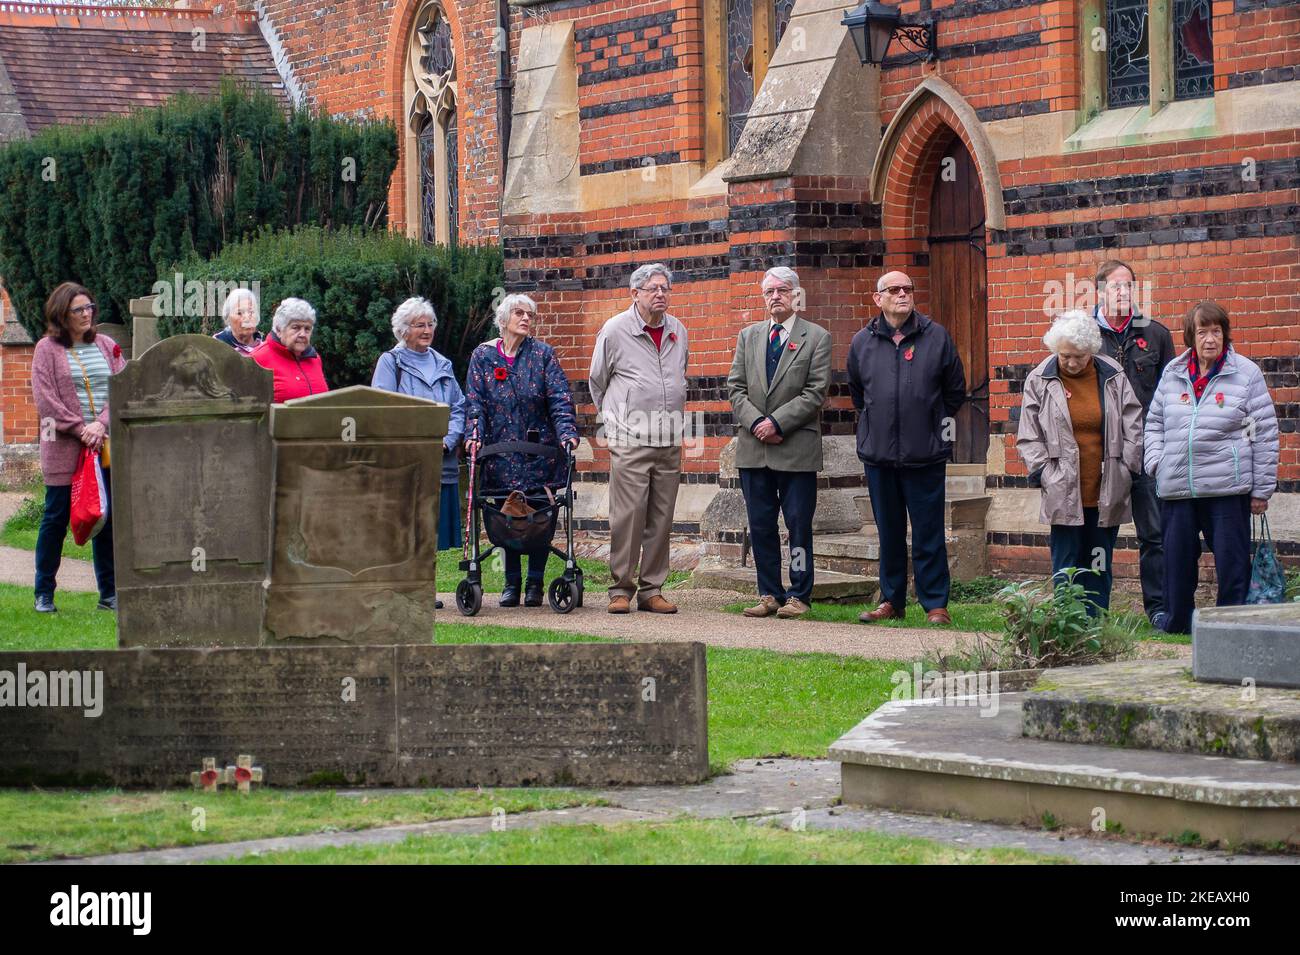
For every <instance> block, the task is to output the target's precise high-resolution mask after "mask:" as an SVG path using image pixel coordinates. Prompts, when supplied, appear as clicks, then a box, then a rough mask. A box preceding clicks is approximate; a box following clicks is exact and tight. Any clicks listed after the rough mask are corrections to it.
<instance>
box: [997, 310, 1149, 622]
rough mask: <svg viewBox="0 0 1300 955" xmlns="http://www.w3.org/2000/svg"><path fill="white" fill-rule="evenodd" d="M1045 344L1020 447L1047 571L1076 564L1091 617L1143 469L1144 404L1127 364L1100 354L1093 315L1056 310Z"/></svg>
mask: <svg viewBox="0 0 1300 955" xmlns="http://www.w3.org/2000/svg"><path fill="white" fill-rule="evenodd" d="M1043 344H1044V345H1046V346H1047V349H1048V351H1050V352H1051V353H1052V354H1051V355H1050V356H1048V357H1047V358H1046V359H1044V360H1043V361H1042V362H1041V363H1040V364H1039V365H1038V367H1037V368H1035V369H1034V370H1033V371H1031V372H1030V373H1029V377H1028V378H1026V379H1025V387H1024V399H1023V401H1022V402H1021V405H1020V428H1019V431H1018V433H1017V435H1016V450H1017V451H1019V452H1020V457H1021V458H1022V459H1023V460H1024V462H1025V467H1026V468H1027V469H1028V470H1029V483H1030V485H1031V486H1033V487H1039V488H1041V489H1042V510H1041V513H1040V516H1039V520H1040V521H1042V523H1044V524H1050V525H1051V528H1052V531H1051V551H1052V573H1053V575H1057V574H1060V573H1061V571H1063V570H1064V569H1065V568H1067V567H1076V568H1079V570H1080V573H1079V574H1078V575H1077V576H1076V577H1075V582H1076V583H1080V584H1082V585H1083V586H1084V588H1085V590H1086V591H1087V592H1088V597H1089V600H1090V601H1091V605H1090V606H1089V608H1088V611H1089V613H1091V614H1093V615H1094V616H1095V615H1096V613H1097V612H1098V611H1099V610H1106V609H1109V607H1110V584H1111V553H1112V551H1113V550H1114V547H1115V539H1116V537H1117V536H1118V535H1119V526H1120V525H1121V524H1123V523H1124V522H1125V521H1127V520H1128V519H1129V515H1130V512H1131V508H1132V501H1131V495H1130V489H1131V487H1132V484H1133V475H1135V474H1138V473H1141V470H1142V404H1141V402H1139V401H1138V399H1137V395H1136V394H1134V392H1133V388H1132V386H1131V385H1130V384H1129V382H1128V377H1127V376H1126V375H1125V374H1124V372H1123V369H1121V368H1120V366H1119V365H1118V364H1116V363H1115V362H1114V361H1112V360H1111V359H1110V358H1107V357H1106V356H1105V355H1099V354H1098V352H1099V351H1100V350H1101V332H1100V330H1099V329H1098V328H1097V323H1096V321H1095V320H1094V319H1093V318H1092V317H1091V316H1089V315H1087V314H1086V313H1084V312H1081V311H1071V312H1066V313H1065V314H1063V315H1060V316H1058V317H1057V319H1056V320H1055V321H1054V322H1052V327H1051V328H1050V329H1048V331H1047V334H1046V335H1044V336H1043ZM1059 579H1060V578H1058V581H1059Z"/></svg>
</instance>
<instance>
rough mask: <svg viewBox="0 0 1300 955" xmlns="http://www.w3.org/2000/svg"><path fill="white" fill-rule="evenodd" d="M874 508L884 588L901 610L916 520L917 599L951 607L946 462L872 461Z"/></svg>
mask: <svg viewBox="0 0 1300 955" xmlns="http://www.w3.org/2000/svg"><path fill="white" fill-rule="evenodd" d="M866 469H867V487H868V489H869V490H870V491H871V513H872V514H873V515H874V516H875V519H876V530H877V531H878V532H879V534H880V592H881V596H882V599H884V600H885V601H887V602H888V603H889V604H890V605H891V606H893V608H894V609H895V610H897V611H900V612H901V611H902V610H903V608H904V607H905V606H906V605H907V522H908V521H909V520H910V521H911V522H912V572H913V576H914V578H915V582H916V599H917V600H919V601H920V602H921V606H922V607H924V608H925V609H926V610H934V609H936V608H938V607H946V606H948V590H949V587H950V579H949V577H948V545H947V544H946V543H945V542H944V534H943V498H944V478H945V476H946V474H947V469H948V466H947V465H946V464H943V463H940V464H931V465H928V466H927V467H923V468H878V467H873V466H872V465H870V464H868V465H867V466H866Z"/></svg>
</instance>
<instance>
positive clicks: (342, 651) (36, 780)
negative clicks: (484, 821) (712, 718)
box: [0, 643, 708, 788]
mask: <svg viewBox="0 0 1300 955" xmlns="http://www.w3.org/2000/svg"><path fill="white" fill-rule="evenodd" d="M20 664H21V665H22V666H23V667H25V672H26V673H27V674H28V679H30V674H32V673H35V672H41V673H51V672H60V671H62V672H72V671H82V672H86V671H88V672H90V673H91V674H94V673H96V672H97V673H100V674H102V687H103V690H102V694H101V695H99V696H97V697H96V699H98V700H99V707H98V708H99V710H100V712H99V715H97V716H91V715H87V710H86V709H85V707H84V704H85V703H86V702H87V701H86V700H84V699H83V700H79V701H78V703H80V704H82V705H79V706H76V707H73V706H60V707H54V706H35V707H33V706H23V707H16V706H13V705H12V701H10V703H9V704H8V705H3V706H0V785H113V786H143V787H150V788H160V787H170V786H187V785H189V783H190V773H191V772H192V771H193V770H196V769H198V768H200V766H201V764H202V760H203V758H204V757H214V758H215V759H216V760H217V764H218V765H230V764H232V763H233V762H234V759H235V757H236V756H237V755H239V754H251V755H252V756H253V757H254V759H255V761H256V764H257V765H258V766H260V767H262V768H263V770H264V772H265V776H264V778H265V781H266V783H267V785H271V786H277V787H293V786H304V785H312V784H319V783H329V784H334V785H363V786H525V785H546V786H551V785H583V786H595V785H599V786H604V785H626V784H667V783H687V782H698V781H700V780H702V779H704V778H705V777H706V776H707V775H708V739H707V722H706V720H707V703H706V688H705V662H704V645H703V644H700V643H690V644H510V645H459V646H388V647H380V646H342V647H297V648H280V647H250V648H240V649H189V648H186V649H135V650H65V651H41V652H34V653H27V652H7V653H0V690H2V689H3V685H4V682H3V681H4V679H5V678H4V674H5V673H6V672H7V673H9V674H12V675H13V677H12V678H11V679H14V678H16V677H17V676H18V675H19V669H18V668H19V665H20ZM647 680H652V681H653V683H647V682H646V681H647ZM0 700H3V697H0ZM91 712H93V710H91Z"/></svg>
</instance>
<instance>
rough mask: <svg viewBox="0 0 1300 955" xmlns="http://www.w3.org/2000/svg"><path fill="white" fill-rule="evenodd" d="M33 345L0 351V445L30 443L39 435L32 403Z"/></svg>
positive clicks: (5, 348)
mask: <svg viewBox="0 0 1300 955" xmlns="http://www.w3.org/2000/svg"><path fill="white" fill-rule="evenodd" d="M35 347H36V346H34V345H5V346H4V347H3V348H0V403H2V404H0V407H3V411H4V433H3V435H0V444H32V443H35V442H36V441H37V439H38V438H39V435H40V426H39V424H38V422H37V420H36V405H35V404H34V403H33V402H32V352H33V351H34V350H35Z"/></svg>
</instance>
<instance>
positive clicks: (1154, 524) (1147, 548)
mask: <svg viewBox="0 0 1300 955" xmlns="http://www.w3.org/2000/svg"><path fill="white" fill-rule="evenodd" d="M1132 494H1133V525H1134V526H1135V527H1136V528H1137V537H1138V568H1139V572H1140V573H1141V575H1142V609H1143V610H1144V611H1146V615H1147V619H1149V620H1154V619H1155V616H1156V614H1158V613H1160V612H1161V611H1162V610H1164V609H1165V548H1164V532H1163V531H1162V530H1161V527H1160V498H1158V497H1157V496H1156V479H1155V478H1153V477H1151V476H1150V475H1147V474H1143V475H1140V476H1139V477H1137V478H1135V479H1134V480H1133V492H1132Z"/></svg>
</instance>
